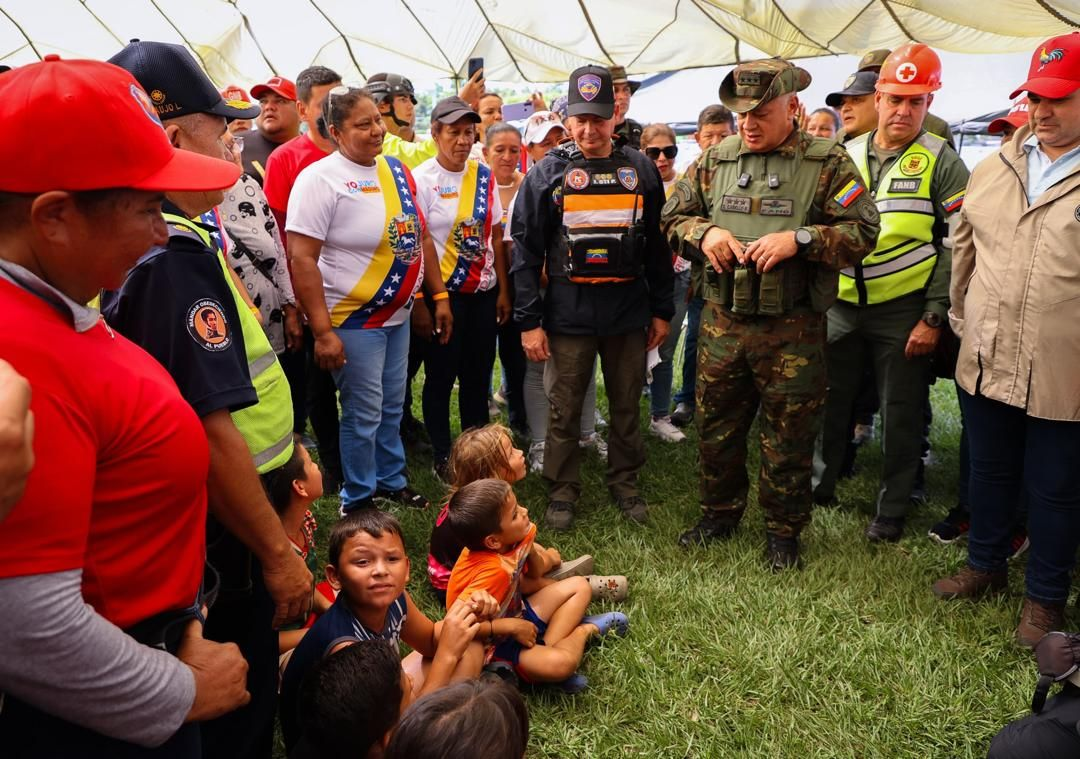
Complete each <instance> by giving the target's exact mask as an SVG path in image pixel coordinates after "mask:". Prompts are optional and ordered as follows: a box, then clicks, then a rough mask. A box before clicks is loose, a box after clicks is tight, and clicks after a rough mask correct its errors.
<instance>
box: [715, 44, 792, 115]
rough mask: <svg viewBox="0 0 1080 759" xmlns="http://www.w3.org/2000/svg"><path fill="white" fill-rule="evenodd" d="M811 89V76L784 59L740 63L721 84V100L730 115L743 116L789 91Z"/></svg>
mask: <svg viewBox="0 0 1080 759" xmlns="http://www.w3.org/2000/svg"><path fill="white" fill-rule="evenodd" d="M809 86H810V73H809V72H808V71H806V70H805V69H801V68H799V67H798V66H793V65H791V64H790V63H788V62H787V61H785V60H784V59H783V58H765V59H764V60H760V61H750V62H749V63H740V64H739V65H738V66H736V67H735V68H733V69H732V70H731V71H730V72H729V73H728V75H727V76H725V77H724V81H723V82H721V83H720V101H721V102H722V103H723V104H724V105H726V106H727V107H728V110H730V111H731V112H732V113H746V112H747V111H752V110H754V109H755V108H757V107H758V106H759V105H761V104H762V103H767V102H769V101H770V100H772V99H773V98H776V97H779V96H780V95H786V94H787V93H789V92H802V91H803V90H805V89H806V88H807V87H809Z"/></svg>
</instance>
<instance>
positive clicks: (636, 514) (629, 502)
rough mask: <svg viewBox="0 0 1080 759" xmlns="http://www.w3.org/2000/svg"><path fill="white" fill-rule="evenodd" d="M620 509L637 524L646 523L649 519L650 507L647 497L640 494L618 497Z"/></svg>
mask: <svg viewBox="0 0 1080 759" xmlns="http://www.w3.org/2000/svg"><path fill="white" fill-rule="evenodd" d="M618 504H619V511H621V512H622V513H623V516H624V517H626V518H627V519H629V520H630V521H631V522H634V523H635V524H645V522H647V521H648V520H649V508H648V506H647V505H646V504H645V499H644V498H642V497H641V496H639V495H628V496H623V497H622V498H620V499H618Z"/></svg>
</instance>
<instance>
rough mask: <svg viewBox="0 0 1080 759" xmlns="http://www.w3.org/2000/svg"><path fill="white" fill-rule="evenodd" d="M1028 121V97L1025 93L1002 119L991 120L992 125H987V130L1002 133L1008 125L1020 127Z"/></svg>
mask: <svg viewBox="0 0 1080 759" xmlns="http://www.w3.org/2000/svg"><path fill="white" fill-rule="evenodd" d="M1026 123H1028V99H1027V96H1026V95H1025V96H1024V97H1022V98H1020V99H1019V100H1017V101H1016V102H1014V103H1013V104H1012V108H1010V109H1009V112H1008V114H1006V115H1005V116H1003V117H1002V118H1000V119H994V120H993V121H991V122H990V125H989V126H988V127H986V131H987V132H989V133H990V134H1000V133H1001V132H1004V131H1005V127H1006V126H1011V127H1012V128H1013V129H1019V128H1020V127H1022V126H1024V124H1026Z"/></svg>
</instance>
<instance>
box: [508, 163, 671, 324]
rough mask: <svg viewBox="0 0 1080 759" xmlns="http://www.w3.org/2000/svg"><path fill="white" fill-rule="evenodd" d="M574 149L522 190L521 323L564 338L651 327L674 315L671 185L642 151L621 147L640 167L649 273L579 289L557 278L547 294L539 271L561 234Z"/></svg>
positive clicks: (517, 219)
mask: <svg viewBox="0 0 1080 759" xmlns="http://www.w3.org/2000/svg"><path fill="white" fill-rule="evenodd" d="M576 150H577V147H576V146H575V145H567V146H560V147H558V148H556V149H554V150H552V151H551V152H550V153H548V154H547V155H546V156H545V157H544V158H543V160H541V161H540V162H539V163H538V164H536V165H535V166H533V168H532V169H531V170H530V171H529V173H528V174H526V175H525V181H524V182H522V184H521V188H520V189H519V190H518V195H517V198H516V199H515V201H514V216H513V219H511V222H510V231H511V236H512V237H513V239H514V251H513V256H512V260H511V266H510V274H511V277H512V279H513V283H514V320H515V321H517V322H518V323H519V324H520V325H521V329H522V330H529V329H534V328H536V327H541V326H542V327H543V328H544V329H545V330H546V331H548V332H551V333H553V334H562V335H598V336H607V335H621V334H625V333H627V332H632V331H633V330H636V329H645V328H646V327H648V326H649V322H650V321H651V319H652V318H653V317H656V318H659V319H665V320H669V321H670V319H671V317H672V316H673V315H674V313H675V306H674V302H673V298H674V292H673V287H674V283H673V278H674V274H673V273H672V268H671V250H670V249H669V248H668V245H667V242H666V241H665V240H664V238H663V236H662V235H661V233H660V210H661V209H662V208H663V206H664V185H663V182H661V180H660V174H659V172H658V171H657V170H656V166H655V164H653V162H652V161H650V160H649V159H648V158H646V157H645V156H644V155H643V154H642V153H641V152H640V151H637V150H634V149H632V148H615V150H616V151H617V152H621V154H622V155H623V156H624V157H625V158H626V159H627V160H629V161H630V162H631V163H632V164H633V165H634V167H635V168H636V169H637V173H638V176H639V177H640V181H641V194H642V197H643V199H644V213H643V220H644V222H645V236H646V241H645V273H644V276H643V277H641V278H640V279H637V280H635V281H633V282H626V283H616V284H594V285H588V284H575V283H573V282H570V281H569V280H567V279H565V278H560V277H551V278H550V279H549V280H548V288H547V293H546V294H542V293H541V290H540V272H541V270H542V269H543V267H544V264H545V262H547V260H548V254H549V252H551V251H553V250H554V249H555V247H556V241H557V240H558V239H559V236H560V235H562V209H561V207H560V206H559V205H558V204H557V203H556V200H555V198H556V196H558V195H560V194H561V191H562V182H563V174H564V173H565V170H566V165H567V163H568V162H569V160H570V155H571V151H576Z"/></svg>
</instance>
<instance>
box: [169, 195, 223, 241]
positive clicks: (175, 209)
mask: <svg viewBox="0 0 1080 759" xmlns="http://www.w3.org/2000/svg"><path fill="white" fill-rule="evenodd" d="M161 212H162V213H168V214H172V215H173V216H180V217H182V218H184V219H187V220H188V221H189V222H191V223H192V224H194V225H195V226H197V227H200V228H202V229H205V230H206V231H207V232H211V233H216V232H217V231H218V228H217V227H215V226H213V225H211V224H203V223H202V222H201V221H199V220H198V219H193V218H191V217H190V216H188V215H187V214H186V213H184V212H183V211H182V210H180V206H178V205H176V204H175V203H173V202H172V201H170V200H169V199H168V198H166V199H165V201H164V202H162V204H161Z"/></svg>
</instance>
